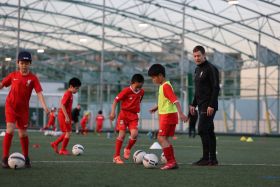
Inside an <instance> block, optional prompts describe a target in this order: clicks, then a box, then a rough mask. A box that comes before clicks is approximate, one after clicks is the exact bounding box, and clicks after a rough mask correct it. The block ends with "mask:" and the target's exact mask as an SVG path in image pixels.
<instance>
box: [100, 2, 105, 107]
mask: <svg viewBox="0 0 280 187" xmlns="http://www.w3.org/2000/svg"><path fill="white" fill-rule="evenodd" d="M102 14H103V17H102V50H101V64H100V90H99V91H100V110H103V71H104V39H105V27H104V25H105V0H103V10H102Z"/></svg>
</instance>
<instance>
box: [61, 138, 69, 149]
mask: <svg viewBox="0 0 280 187" xmlns="http://www.w3.org/2000/svg"><path fill="white" fill-rule="evenodd" d="M68 142H69V138H64V139H63V142H62V147H61V149H62V150H66V147H67V145H68Z"/></svg>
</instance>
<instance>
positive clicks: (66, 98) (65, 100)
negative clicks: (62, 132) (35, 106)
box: [58, 90, 73, 119]
mask: <svg viewBox="0 0 280 187" xmlns="http://www.w3.org/2000/svg"><path fill="white" fill-rule="evenodd" d="M61 104H62V105H64V107H65V109H66V112H67V114H68V116H69V118H70V119H72V116H71V111H72V104H73V93H72V92H70V91H68V90H67V91H66V92H65V93H64V95H63V97H62V99H61ZM58 113H61V114H62V115H63V116H64V114H63V112H62V109H61V108H60V109H59V111H58Z"/></svg>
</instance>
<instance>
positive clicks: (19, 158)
mask: <svg viewBox="0 0 280 187" xmlns="http://www.w3.org/2000/svg"><path fill="white" fill-rule="evenodd" d="M8 165H9V167H10V168H12V169H19V168H23V167H24V166H25V157H24V156H23V155H22V154H21V153H17V152H15V153H13V154H11V155H10V156H9V159H8Z"/></svg>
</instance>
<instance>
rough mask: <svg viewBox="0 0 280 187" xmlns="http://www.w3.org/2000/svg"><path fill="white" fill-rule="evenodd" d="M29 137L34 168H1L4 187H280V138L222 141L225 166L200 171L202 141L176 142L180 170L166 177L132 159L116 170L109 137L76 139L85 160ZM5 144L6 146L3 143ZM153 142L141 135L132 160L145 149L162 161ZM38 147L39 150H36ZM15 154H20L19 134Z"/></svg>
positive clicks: (219, 144)
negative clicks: (137, 163)
mask: <svg viewBox="0 0 280 187" xmlns="http://www.w3.org/2000/svg"><path fill="white" fill-rule="evenodd" d="M29 137H30V158H31V160H32V168H31V169H18V170H12V169H2V168H1V169H0V186H27V187H30V186H107V187H111V186H112V187H114V186H116V187H117V186H145V187H146V186H154V187H157V186H168V187H170V186H176V187H177V186H196V187H197V186H234V187H235V186H240V187H241V186H242V187H243V186H252V187H256V186H280V139H279V138H269V137H253V139H254V142H252V143H247V142H241V141H240V140H239V139H240V137H238V136H217V137H218V138H217V151H218V159H219V161H220V166H218V167H208V166H207V167H198V166H192V165H191V162H193V161H196V160H197V159H199V158H200V156H201V144H200V138H199V137H198V136H197V137H196V138H195V139H192V138H188V136H187V135H178V136H177V137H178V139H177V140H172V142H173V145H174V147H175V154H176V158H177V161H178V162H179V167H180V168H179V169H178V170H169V171H161V170H160V169H159V168H157V169H145V168H144V167H143V165H136V164H134V163H133V161H132V159H130V160H128V161H125V164H124V165H115V164H113V163H112V155H113V153H114V142H115V137H114V136H113V138H109V139H108V138H107V136H106V134H105V133H104V134H102V135H101V136H97V135H96V134H93V133H89V134H88V135H87V136H81V135H76V134H73V135H72V137H71V139H70V142H69V145H68V148H69V150H71V148H72V146H73V145H74V144H77V143H79V144H82V145H83V146H84V147H85V154H84V155H82V156H59V155H57V154H55V153H54V152H53V151H52V149H51V147H50V142H51V141H53V140H54V139H55V137H51V136H44V135H43V134H42V133H39V132H30V133H29ZM127 139H128V135H127V137H126V140H127ZM0 140H1V142H2V140H3V137H0ZM154 141H155V140H151V139H149V138H148V136H146V135H145V134H140V135H139V139H138V141H137V142H136V145H135V146H134V147H133V149H132V154H133V153H134V151H136V150H138V149H141V150H144V151H146V152H150V153H155V154H157V155H158V156H160V154H161V151H160V150H149V147H150V145H152V143H153V142H154ZM33 144H39V145H40V147H39V148H34V147H33V146H32V145H33ZM124 145H126V141H125V142H124ZM123 147H124V146H123ZM1 152H2V147H1ZM12 152H21V148H20V144H19V139H18V137H17V134H15V137H14V139H13V144H12V149H11V153H12ZM121 153H123V150H122V152H121Z"/></svg>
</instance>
